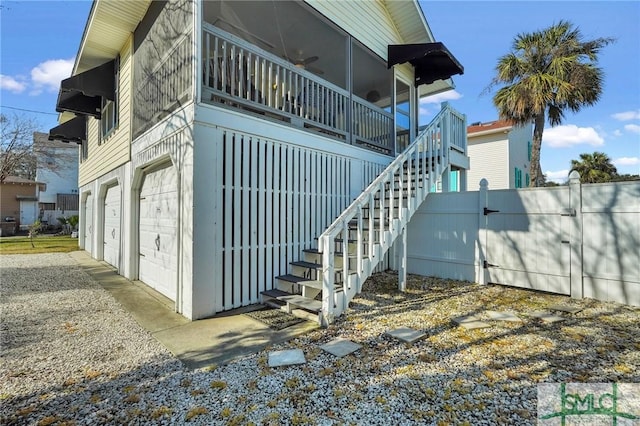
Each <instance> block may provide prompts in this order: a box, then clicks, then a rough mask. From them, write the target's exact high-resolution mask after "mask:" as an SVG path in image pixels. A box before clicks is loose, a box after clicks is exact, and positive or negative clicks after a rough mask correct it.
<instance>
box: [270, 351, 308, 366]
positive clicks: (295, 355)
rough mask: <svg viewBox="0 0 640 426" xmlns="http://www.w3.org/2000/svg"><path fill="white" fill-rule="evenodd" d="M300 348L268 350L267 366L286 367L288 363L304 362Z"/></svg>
mask: <svg viewBox="0 0 640 426" xmlns="http://www.w3.org/2000/svg"><path fill="white" fill-rule="evenodd" d="M306 363H307V360H306V359H305V357H304V352H302V349H287V350H284V351H273V352H269V367H286V366H289V365H298V364H306Z"/></svg>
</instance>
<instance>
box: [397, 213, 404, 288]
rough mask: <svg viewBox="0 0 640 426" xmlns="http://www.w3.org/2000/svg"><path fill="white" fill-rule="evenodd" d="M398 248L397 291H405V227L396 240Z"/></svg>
mask: <svg viewBox="0 0 640 426" xmlns="http://www.w3.org/2000/svg"><path fill="white" fill-rule="evenodd" d="M396 241H398V243H399V246H398V249H399V250H398V251H399V252H400V253H398V258H399V259H398V263H399V267H398V291H403V292H404V291H406V290H407V226H406V225H405V226H404V227H403V228H402V231H400V236H399V238H398V239H397V240H396Z"/></svg>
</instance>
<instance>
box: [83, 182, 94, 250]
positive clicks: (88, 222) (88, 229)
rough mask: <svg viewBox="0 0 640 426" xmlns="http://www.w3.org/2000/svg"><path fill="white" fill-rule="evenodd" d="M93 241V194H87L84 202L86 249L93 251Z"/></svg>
mask: <svg viewBox="0 0 640 426" xmlns="http://www.w3.org/2000/svg"><path fill="white" fill-rule="evenodd" d="M91 241H93V195H91V194H89V195H87V200H86V202H85V204H84V249H85V250H86V251H88V252H89V253H91Z"/></svg>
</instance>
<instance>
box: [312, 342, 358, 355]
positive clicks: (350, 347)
mask: <svg viewBox="0 0 640 426" xmlns="http://www.w3.org/2000/svg"><path fill="white" fill-rule="evenodd" d="M361 347H362V345H359V344H357V343H353V342H352V341H351V340H348V339H341V338H338V339H335V340H332V341H330V342H329V343H326V344H324V345H322V346H320V349H322V350H324V351H326V352H329V353H330V354H331V355H335V356H337V357H338V358H342V357H343V356H345V355H349V354H350V353H353V352H355V351H357V350H358V349H360V348H361Z"/></svg>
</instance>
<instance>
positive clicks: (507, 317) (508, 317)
mask: <svg viewBox="0 0 640 426" xmlns="http://www.w3.org/2000/svg"><path fill="white" fill-rule="evenodd" d="M485 313H486V314H487V316H488V317H489V319H492V320H496V321H508V322H522V318H520V317H519V316H517V315H516V314H514V313H513V312H506V311H485Z"/></svg>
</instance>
